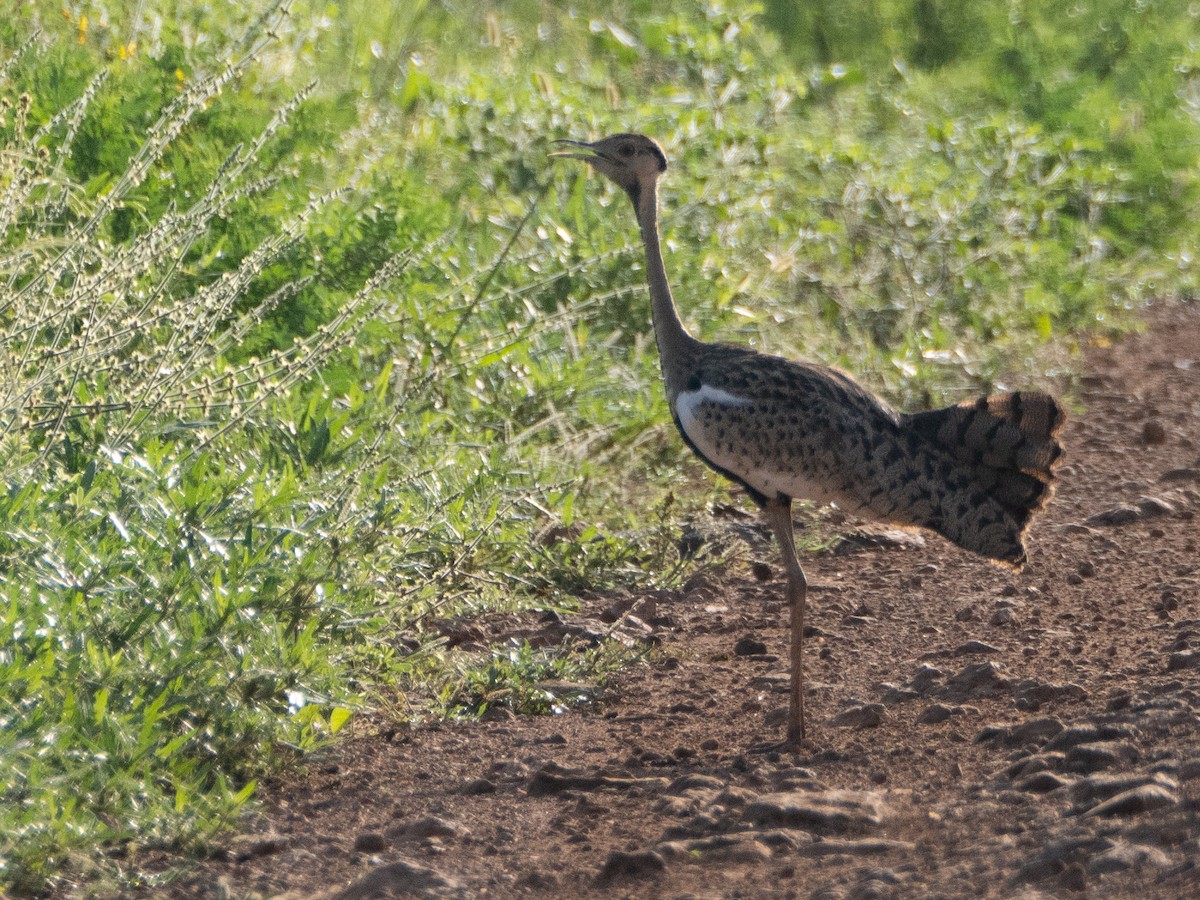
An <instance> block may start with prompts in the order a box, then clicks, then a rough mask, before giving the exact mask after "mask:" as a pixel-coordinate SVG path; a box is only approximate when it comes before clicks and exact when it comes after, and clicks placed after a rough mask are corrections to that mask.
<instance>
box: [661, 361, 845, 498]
mask: <svg viewBox="0 0 1200 900" xmlns="http://www.w3.org/2000/svg"><path fill="white" fill-rule="evenodd" d="M674 412H675V419H676V421H677V423H678V425H679V430H680V431H681V432H683V436H684V438H685V439H686V440H687V442H688V443H689V444H690V445H691V447H692V448H693V449H694V450H695V451H696V452H697V453H698V454H699V455H700V456H701V457H702V458H703V459H704V460H705V461H706V462H707V463H708V464H709V465H711V466H712V467H713V468H715V469H717V470H718V471H720V472H722V473H724V474H726V475H729V476H730V477H732V478H734V479H736V480H737V481H740V482H742V483H743V484H745V485H746V487H748V488H750V489H751V490H752V491H754V492H756V493H758V494H760V495H761V496H762V497H763V498H767V499H770V498H774V497H778V496H785V497H794V498H805V499H809V500H817V501H830V500H834V499H836V495H835V492H834V490H832V489H833V487H834V485H833V484H832V483H831V481H830V479H829V478H828V477H825V475H824V471H823V470H824V469H825V468H826V465H825V464H824V460H825V458H826V456H827V454H825V453H824V452H822V448H821V447H820V446H819V444H820V441H819V439H817V438H816V437H815V436H816V433H817V432H818V431H819V426H817V427H814V425H815V424H816V423H814V422H812V421H811V420H810V419H808V418H807V417H806V416H804V415H803V413H802V412H801V411H800V410H798V409H794V408H793V409H784V408H781V406H780V404H779V403H778V402H777V401H772V400H763V399H760V398H754V397H746V396H741V395H739V394H737V393H734V392H731V391H728V390H725V389H723V388H720V387H716V386H714V385H709V384H704V383H701V384H699V385H698V386H693V385H689V389H688V390H684V391H680V392H679V393H678V394H677V395H676V397H675V403H674ZM826 449H831V448H826Z"/></svg>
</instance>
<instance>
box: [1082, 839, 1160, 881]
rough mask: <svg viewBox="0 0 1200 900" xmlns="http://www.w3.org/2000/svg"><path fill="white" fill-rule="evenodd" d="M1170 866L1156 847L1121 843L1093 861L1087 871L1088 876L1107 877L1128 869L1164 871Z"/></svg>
mask: <svg viewBox="0 0 1200 900" xmlns="http://www.w3.org/2000/svg"><path fill="white" fill-rule="evenodd" d="M1170 864H1171V858H1170V857H1169V856H1167V854H1165V853H1163V851H1161V850H1159V849H1158V848H1157V847H1147V846H1145V845H1144V844H1127V843H1125V842H1124V841H1122V842H1120V843H1118V844H1117V845H1116V846H1115V847H1112V848H1111V849H1109V850H1108V851H1106V852H1104V853H1102V854H1100V855H1099V856H1097V857H1096V858H1095V859H1093V860H1092V861H1091V863H1089V864H1088V867H1087V870H1088V874H1089V875H1107V874H1109V873H1111V872H1124V871H1126V870H1128V869H1149V868H1152V869H1164V868H1166V867H1167V866H1169V865H1170Z"/></svg>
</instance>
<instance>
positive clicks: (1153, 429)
mask: <svg viewBox="0 0 1200 900" xmlns="http://www.w3.org/2000/svg"><path fill="white" fill-rule="evenodd" d="M1166 442H1167V429H1166V428H1164V427H1163V423H1162V422H1161V421H1159V420H1158V419H1147V420H1146V421H1145V422H1144V423H1143V424H1142V443H1143V444H1145V445H1147V446H1150V447H1152V446H1155V445H1158V444H1165V443H1166Z"/></svg>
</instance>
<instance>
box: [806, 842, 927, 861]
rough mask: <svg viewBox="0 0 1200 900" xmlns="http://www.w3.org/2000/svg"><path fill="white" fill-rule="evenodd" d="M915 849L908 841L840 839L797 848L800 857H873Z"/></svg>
mask: <svg viewBox="0 0 1200 900" xmlns="http://www.w3.org/2000/svg"><path fill="white" fill-rule="evenodd" d="M914 847H915V845H914V844H911V843H909V842H908V841H892V840H883V839H878V838H868V839H864V840H861V841H852V840H845V839H842V838H824V839H822V840H819V841H816V842H814V843H812V844H808V845H806V846H803V847H801V848H799V850H798V853H799V855H800V856H810V857H812V856H843V855H844V856H874V855H876V854H879V853H891V852H892V851H894V850H899V851H900V852H902V853H909V852H911V851H912V850H913V848H914Z"/></svg>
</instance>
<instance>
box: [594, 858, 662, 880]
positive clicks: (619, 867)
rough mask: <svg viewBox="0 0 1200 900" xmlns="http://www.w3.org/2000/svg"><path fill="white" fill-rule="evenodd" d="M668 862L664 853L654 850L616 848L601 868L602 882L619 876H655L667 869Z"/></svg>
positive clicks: (600, 877)
mask: <svg viewBox="0 0 1200 900" xmlns="http://www.w3.org/2000/svg"><path fill="white" fill-rule="evenodd" d="M666 868H667V863H666V861H665V860H664V859H663V858H662V855H661V854H659V853H656V852H655V851H653V850H642V851H639V852H635V853H626V852H625V851H623V850H614V851H612V852H611V853H610V854H608V859H606V860H605V861H604V867H603V868H602V869H600V875H599V880H600V881H601V882H609V881H613V880H615V879H617V878H653V877H655V876H658V875H661V874H662V873H663V872H664V871H666Z"/></svg>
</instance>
